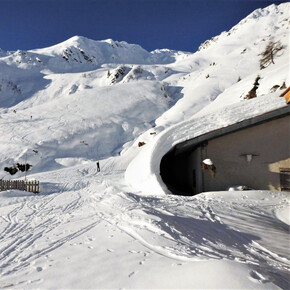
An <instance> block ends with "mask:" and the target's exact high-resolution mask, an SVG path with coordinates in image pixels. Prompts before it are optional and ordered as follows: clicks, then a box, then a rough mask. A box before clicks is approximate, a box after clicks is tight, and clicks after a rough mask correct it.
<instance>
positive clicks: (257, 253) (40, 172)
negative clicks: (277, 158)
mask: <svg viewBox="0 0 290 290" xmlns="http://www.w3.org/2000/svg"><path fill="white" fill-rule="evenodd" d="M288 14H289V3H284V4H281V5H279V6H275V5H271V6H269V7H267V8H265V9H261V10H257V11H255V12H253V13H252V14H251V15H249V16H248V17H247V18H245V19H244V20H242V21H241V22H240V23H239V24H237V25H236V26H235V27H233V28H232V29H231V30H230V31H229V32H224V33H222V34H221V35H220V36H217V37H214V38H213V39H212V40H210V41H208V42H207V43H206V44H203V45H202V46H201V48H200V50H199V51H198V52H196V53H188V52H180V51H172V50H168V49H160V50H155V51H153V52H147V51H146V50H144V49H143V48H141V47H140V46H139V45H135V44H128V43H126V42H117V41H114V40H112V39H108V40H103V41H94V40H90V39H87V38H85V37H81V36H75V37H73V38H71V39H68V40H66V41H64V42H62V43H60V44H57V45H55V46H52V47H49V48H41V49H34V50H30V51H27V52H26V51H16V52H4V51H2V50H0V135H1V139H0V166H1V168H4V167H5V166H12V165H13V164H15V163H17V162H19V163H25V162H26V161H27V162H28V163H29V164H31V165H32V168H31V169H30V170H29V172H28V174H27V178H28V179H36V180H40V185H41V190H40V193H39V194H33V193H29V192H22V191H17V190H9V191H4V192H0V288H23V289H28V288H29V289H31V288H41V289H42V288H44V289H56V288H58V289H68V288H69V289H80V288H82V289H90V288H94V289H95V288H118V289H120V288H134V289H136V288H151V289H152V288H155V289H156V288H159V289H160V288H166V289H170V288H172V289H173V288H174V289H177V288H179V289H180V288H184V289H186V288H187V289H193V288H199V289H200V288H203V289H204V288H215V289H216V288H228V289H229V288H230V289H241V288H243V289H245V288H246V289H258V288H263V289H265V288H266V289H276V288H282V289H287V288H289V242H288V240H289V195H288V194H287V193H286V192H271V191H255V190H250V191H238V190H237V189H238V188H234V189H235V191H224V192H207V193H202V194H199V195H197V196H193V197H182V196H174V195H171V194H170V192H168V189H167V188H166V186H165V184H163V182H162V180H161V178H160V175H159V166H160V160H161V158H162V157H163V156H164V154H166V153H167V152H168V151H169V150H170V149H171V148H172V147H173V146H174V145H176V144H177V143H180V142H183V141H185V140H188V139H191V138H195V137H197V136H199V135H201V134H204V133H207V132H210V131H212V130H216V129H219V128H222V127H226V126H229V125H232V124H235V123H237V122H240V121H243V120H245V119H248V118H252V117H255V116H258V115H261V114H264V113H266V112H269V111H272V110H276V109H279V108H283V107H285V106H286V103H285V100H284V98H280V97H279V95H280V94H281V90H280V89H278V90H277V91H273V89H272V88H273V86H275V85H278V86H282V84H283V82H285V83H286V84H287V85H289V82H290V79H289V73H288V72H289V47H288V43H287V40H288V38H289V27H288V26H287V25H286V24H288V20H287V19H289V17H288ZM285 19H286V20H285ZM249 32H251V33H249ZM270 39H274V41H281V43H283V44H284V45H285V46H286V47H285V49H284V50H283V51H282V52H281V54H280V55H279V56H277V57H276V58H275V64H271V65H270V66H269V67H267V68H265V69H263V70H260V68H259V54H260V53H261V52H262V51H263V49H264V48H265V47H266V45H267V42H268V41H269V40H270ZM257 75H259V76H260V77H261V79H260V81H259V83H260V85H259V88H258V90H257V98H255V99H251V100H245V99H244V97H245V95H246V94H247V93H248V91H249V90H250V89H251V88H252V87H253V83H254V81H255V79H256V77H257ZM207 76H208V77H207ZM239 77H240V79H241V80H240V81H238V79H239ZM139 142H144V143H145V144H144V145H143V146H141V147H139V146H138V143H139ZM97 161H99V162H100V168H101V172H97V166H96V162H97ZM0 178H1V179H14V178H15V179H23V178H24V173H22V172H18V173H16V175H13V176H11V175H9V173H7V172H5V171H0ZM237 186H238V185H237ZM225 190H226V189H225Z"/></svg>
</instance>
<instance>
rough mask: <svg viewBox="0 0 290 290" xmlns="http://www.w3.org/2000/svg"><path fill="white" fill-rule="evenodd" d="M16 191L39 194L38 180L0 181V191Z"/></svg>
mask: <svg viewBox="0 0 290 290" xmlns="http://www.w3.org/2000/svg"><path fill="white" fill-rule="evenodd" d="M9 189H18V190H24V191H29V192H34V193H39V181H38V180H0V191H4V190H9Z"/></svg>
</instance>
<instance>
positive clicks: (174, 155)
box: [160, 147, 202, 196]
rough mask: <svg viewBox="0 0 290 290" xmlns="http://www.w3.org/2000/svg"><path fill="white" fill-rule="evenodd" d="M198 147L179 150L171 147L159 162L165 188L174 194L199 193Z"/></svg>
mask: <svg viewBox="0 0 290 290" xmlns="http://www.w3.org/2000/svg"><path fill="white" fill-rule="evenodd" d="M200 158H201V156H200V150H199V147H193V148H190V149H188V150H179V149H177V147H173V148H172V149H171V150H170V151H169V152H167V153H166V154H165V155H164V156H163V158H162V159H161V163H160V175H161V178H162V180H163V182H164V183H165V184H166V186H167V188H168V189H169V190H170V191H171V192H172V193H173V194H175V195H184V196H192V195H195V194H198V193H200V192H201V191H202V190H201V183H202V176H201V170H200V167H199V168H197V164H200Z"/></svg>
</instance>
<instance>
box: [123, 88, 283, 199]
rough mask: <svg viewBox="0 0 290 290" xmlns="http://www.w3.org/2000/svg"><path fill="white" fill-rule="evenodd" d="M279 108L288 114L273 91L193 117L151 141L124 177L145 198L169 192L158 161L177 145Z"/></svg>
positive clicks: (281, 100)
mask: <svg viewBox="0 0 290 290" xmlns="http://www.w3.org/2000/svg"><path fill="white" fill-rule="evenodd" d="M281 108H286V110H287V109H288V111H289V107H287V105H286V104H285V101H284V99H283V98H280V97H279V92H275V93H271V94H268V95H264V96H260V97H258V98H255V99H251V100H243V101H241V102H240V103H236V104H232V105H229V106H225V107H222V108H220V109H218V110H216V111H214V112H211V113H208V114H206V113H205V114H204V115H202V116H198V117H196V116H193V117H192V118H191V119H189V120H186V121H183V122H180V123H178V124H177V125H174V126H172V127H169V128H168V129H166V130H164V131H163V132H162V133H160V134H159V136H158V135H157V136H156V137H155V138H154V139H153V140H152V142H150V143H148V144H147V145H146V146H144V147H142V149H141V151H140V153H139V154H138V155H137V156H136V157H135V158H134V159H133V161H132V162H131V163H130V164H129V166H128V168H127V171H126V175H125V178H126V180H127V182H128V183H129V184H131V185H132V186H133V187H134V188H137V189H139V190H140V191H141V192H142V193H144V194H146V195H151V194H152V195H160V194H165V193H169V191H168V189H167V187H166V185H165V184H164V183H163V181H162V179H161V176H160V174H159V172H160V162H161V159H162V157H163V156H164V155H165V154H166V153H167V152H168V151H169V150H170V149H172V148H173V147H174V146H175V145H176V144H179V143H182V142H185V141H187V140H190V139H193V138H196V137H198V136H200V135H202V134H206V133H209V132H211V131H214V130H218V129H221V128H225V127H228V126H230V125H233V124H236V123H238V122H242V121H244V120H247V119H250V118H254V117H256V116H259V115H262V114H265V113H268V112H271V111H274V110H277V109H281Z"/></svg>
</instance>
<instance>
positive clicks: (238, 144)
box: [188, 116, 290, 191]
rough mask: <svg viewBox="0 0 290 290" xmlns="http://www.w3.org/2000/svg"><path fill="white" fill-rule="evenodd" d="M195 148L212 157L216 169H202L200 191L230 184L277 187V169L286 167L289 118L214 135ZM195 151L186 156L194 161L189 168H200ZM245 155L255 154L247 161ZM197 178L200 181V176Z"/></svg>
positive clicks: (289, 148) (288, 164) (289, 164)
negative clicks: (203, 144)
mask: <svg viewBox="0 0 290 290" xmlns="http://www.w3.org/2000/svg"><path fill="white" fill-rule="evenodd" d="M198 150H201V154H202V156H201V157H202V159H205V158H210V159H212V161H213V162H214V164H215V166H216V168H217V171H216V176H215V177H212V175H211V174H210V172H209V171H208V170H204V171H203V179H204V180H203V182H204V189H203V190H204V191H214V190H225V189H226V188H227V187H229V186H232V185H247V186H249V187H252V188H254V189H264V190H265V189H271V190H280V189H281V187H280V174H279V172H280V171H279V169H280V168H290V158H289V156H290V152H289V151H290V117H289V116H287V117H283V118H280V119H276V120H273V121H269V122H266V123H263V124H260V125H256V126H254V127H249V128H246V129H243V130H240V131H237V132H234V133H230V134H228V135H225V136H222V137H218V138H215V139H213V140H210V141H209V142H208V146H207V147H206V148H203V149H201V148H200V149H198ZM195 151H196V150H195ZM195 151H194V152H192V153H191V154H190V156H189V159H190V161H191V162H190V163H191V164H195V165H191V166H189V167H188V170H189V171H191V170H192V169H193V168H197V167H199V168H200V164H198V162H199V160H198V157H197V156H198V151H196V152H195ZM245 154H253V155H257V156H253V159H252V161H251V162H248V161H247V160H246V156H245ZM199 172H200V170H199ZM198 178H199V184H200V183H201V182H202V179H201V178H200V177H198ZM200 191H201V190H200Z"/></svg>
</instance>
